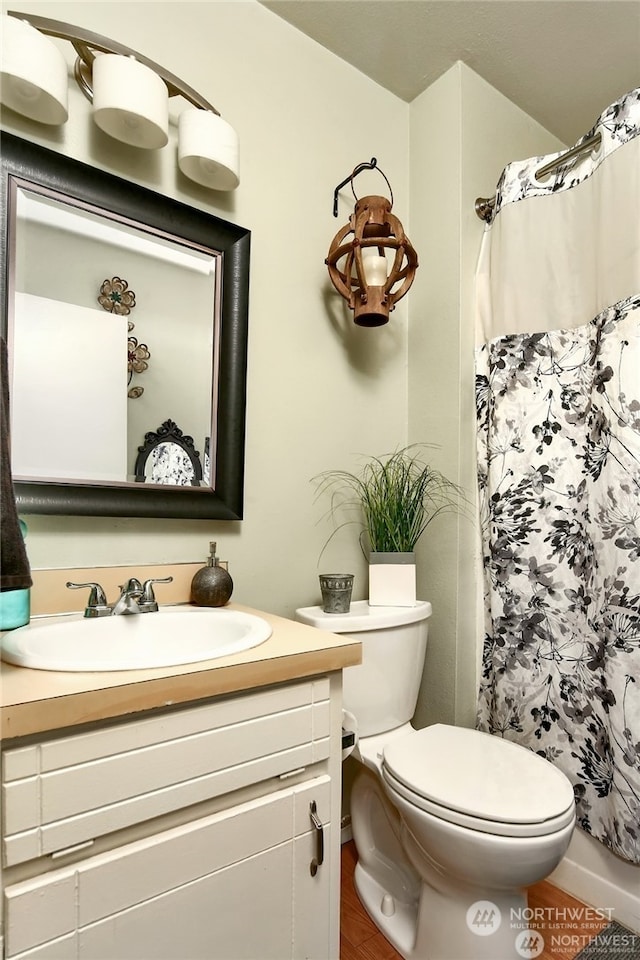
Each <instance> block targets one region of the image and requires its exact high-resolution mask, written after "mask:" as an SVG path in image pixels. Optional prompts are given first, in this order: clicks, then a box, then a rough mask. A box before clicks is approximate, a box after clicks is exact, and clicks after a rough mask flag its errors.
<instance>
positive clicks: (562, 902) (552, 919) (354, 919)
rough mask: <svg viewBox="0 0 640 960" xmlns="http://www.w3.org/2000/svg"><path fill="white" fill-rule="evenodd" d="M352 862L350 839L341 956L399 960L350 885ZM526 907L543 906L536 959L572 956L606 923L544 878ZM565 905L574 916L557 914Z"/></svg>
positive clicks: (352, 959)
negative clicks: (540, 949) (541, 941)
mask: <svg viewBox="0 0 640 960" xmlns="http://www.w3.org/2000/svg"><path fill="white" fill-rule="evenodd" d="M355 865H356V851H355V846H354V844H353V841H352V840H350V841H349V843H345V844H343V846H342V896H341V907H340V960H402V957H401V956H400V954H399V953H398V952H397V951H396V950H394V948H393V947H392V946H391V944H390V943H389V941H388V940H386V939H385V937H384V936H383V935H382V934H381V933H380V931H379V930H378V928H377V927H376V926H375V924H374V923H373V921H372V920H371V919H370V917H369V915H368V914H367V913H366V911H365V909H364V907H363V906H362V904H361V903H360V900H359V898H358V894H357V893H356V891H355V889H354V886H353V871H354V869H355ZM529 907H532V908H536V907H538V908H542V909H541V911H540V912H539V913H538V917H539V918H540V921H541V925H540V924H537V925H536V926H537V929H539V932H540V933H541V934H542V936H543V938H544V942H545V949H544V950H543V952H542V953H540V954H539V956H538V960H574V957H576V956H577V954H578V953H580V951H581V950H582V949H584V947H586V946H587V944H588V943H589V941H590V940H592V939H593V937H595V936H596V934H598V933H599V931H600V930H602V929H603V928H604V927H606V926H607V923H608V921H607V920H606V919H600V918H598V917H595V916H594V913H593V911H591V912H589V911H584V910H581V909H580V908H582V907H584V904H582V903H581V902H580V901H579V900H576V899H575V898H574V897H571V896H569V894H567V893H564V892H563V891H562V890H559V889H558V888H557V887H554V886H553V885H552V884H550V883H548V882H547V881H543V882H542V883H537V884H536V885H535V886H534V887H531V888H530V889H529ZM568 909H573V914H572V915H571V916H572V917H573V918H574V919H573V920H567V919H560V917H562V916H564V917H565V918H566V917H567V916H568V914H567V913H564V914H560V917H559V916H558V913H559V911H562V910H568ZM574 923H576V924H577V925H576V926H574V925H573V924H574Z"/></svg>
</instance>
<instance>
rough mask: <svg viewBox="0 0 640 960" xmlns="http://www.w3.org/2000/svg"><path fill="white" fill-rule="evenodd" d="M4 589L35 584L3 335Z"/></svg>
mask: <svg viewBox="0 0 640 960" xmlns="http://www.w3.org/2000/svg"><path fill="white" fill-rule="evenodd" d="M0 387H1V389H0V591H5V590H24V589H26V588H27V587H30V586H31V585H32V582H33V581H32V579H31V569H30V567H29V560H28V557H27V551H26V548H25V545H24V540H23V538H22V532H21V530H20V522H19V520H18V510H17V507H16V498H15V493H14V489H13V480H12V477H11V452H10V451H11V447H10V443H9V423H10V420H9V376H8V365H7V345H6V343H5V342H4V339H3V338H2V337H0Z"/></svg>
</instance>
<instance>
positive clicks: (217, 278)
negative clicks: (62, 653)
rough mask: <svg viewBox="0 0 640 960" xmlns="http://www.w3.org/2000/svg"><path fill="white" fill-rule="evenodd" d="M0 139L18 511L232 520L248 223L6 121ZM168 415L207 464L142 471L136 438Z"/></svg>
mask: <svg viewBox="0 0 640 960" xmlns="http://www.w3.org/2000/svg"><path fill="white" fill-rule="evenodd" d="M0 147H1V149H0V155H1V156H0V168H1V177H2V179H1V182H0V193H1V197H0V202H1V207H0V220H1V240H0V269H1V270H2V276H3V278H4V281H5V282H4V283H3V284H2V290H1V293H0V295H1V296H2V301H1V302H0V310H1V317H2V331H3V336H4V337H5V339H6V340H7V347H8V354H9V385H10V393H11V400H10V403H11V414H12V427H11V455H12V461H13V463H12V467H13V477H14V487H15V491H16V499H17V503H18V510H19V511H20V512H23V513H46V514H62V515H64V514H75V515H84V516H92V515H95V516H122V517H168V518H181V517H182V518H192V519H207V518H212V519H230V520H235V519H241V518H242V510H243V486H244V443H245V404H246V369H247V334H248V296H249V254H250V232H249V230H247V229H245V228H243V227H240V226H237V225H236V224H233V223H229V222H227V221H225V220H222V219H220V218H218V217H215V216H212V215H210V214H208V213H206V212H204V211H203V210H199V209H196V208H193V207H189V206H187V205H185V204H183V203H180V202H178V201H176V200H174V199H172V198H169V197H165V196H162V195H160V194H157V193H154V192H152V191H151V190H148V189H147V188H145V187H141V186H138V185H136V184H132V183H129V182H128V181H126V180H123V179H121V178H119V177H116V176H113V175H111V174H109V173H106V172H104V171H102V170H98V169H96V168H94V167H90V166H88V165H86V164H83V163H80V162H79V161H76V160H72V159H69V158H68V157H65V156H64V155H62V154H59V153H56V152H55V151H51V150H48V149H45V148H44V147H41V146H39V145H37V144H33V143H31V142H29V141H26V140H22V139H21V138H19V137H16V136H14V135H12V134H7V133H4V132H3V133H2V135H1V142H0ZM174 422H175V423H178V424H180V428H179V430H180V434H181V436H182V435H183V432H184V436H186V437H187V438H188V440H189V442H190V443H193V446H194V449H197V450H198V451H199V452H200V460H202V459H203V454H204V453H205V452H206V465H207V468H206V470H204V471H197V476H196V475H194V481H193V482H192V483H189V484H184V483H182V481H181V479H179V472H178V473H175V474H171V473H169V474H168V475H167V476H165V477H163V478H162V479H161V480H160V482H154V480H153V477H152V476H149V475H147V477H146V478H145V482H144V483H141V482H140V477H139V476H138V475H137V474H138V470H137V469H136V464H137V458H138V456H139V454H140V450H141V447H143V446H144V443H145V438H146V437H147V435H148V434H149V433H150V432H151V433H153V432H154V431H158V430H159V425H164V424H167V423H174ZM193 438H195V440H194V439H193ZM174 476H175V480H174V479H173V477H174Z"/></svg>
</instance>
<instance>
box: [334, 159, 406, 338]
mask: <svg viewBox="0 0 640 960" xmlns="http://www.w3.org/2000/svg"><path fill="white" fill-rule="evenodd" d="M373 169H377V170H378V172H379V173H380V174H381V176H382V177H384V179H385V181H386V183H387V186H388V187H389V193H390V194H391V199H389V200H387V199H386V197H378V196H369V197H362V199H360V200H359V199H358V198H357V197H356V193H355V190H354V189H353V179H354V177H356V176H357V175H358V174H359V173H361V172H362V171H363V170H373ZM349 182H351V189H352V191H353V195H354V197H355V199H356V205H355V210H354V212H353V213H352V214H351V218H350V220H349V223H347V224H346V225H345V226H344V227H342V228H341V229H340V230H339V231H338V233H337V234H336V235H335V237H334V238H333V240H332V241H331V246H330V248H329V255H328V256H327V258H326V260H325V263H326V264H327V267H328V268H329V276H330V278H331V282H332V283H333V285H334V287H335V288H336V290H337V291H338V293H339V294H340V295H341V296H342V297H344V299H345V300H346V301H347V303H348V304H349V307H350V309H351V310H353V319H354V321H355V323H357V324H358V325H359V326H361V327H379V326H382V325H383V324H385V323H388V321H389V312H390V311H391V310H393V308H394V307H395V305H396V303H397V302H398V300H400V298H401V297H404V295H405V293H406V292H407V291H408V289H409V287H410V286H411V284H412V283H413V280H414V278H415V275H416V270H417V268H418V255H417V253H416V251H415V250H414V249H413V246H412V245H411V242H410V240H409V238H408V237H407V236H406V234H405V232H404V228H403V226H402V224H401V223H400V221H399V220H398V218H397V217H396V216H394V215H393V214H392V213H391V208H392V206H393V192H392V190H391V184H390V183H389V181H388V180H387V178H386V176H385V175H384V173H383V172H382V170H380V168H379V167H377V160H376V158H375V157H373V158H372V159H371V161H370V163H360V164H358V166H357V167H356V168H355V169H354V171H353V173H351V174H350V176H348V177H346V178H345V179H344V180H343V181H342V183H339V184H338V186H337V187H336V188H335V190H334V192H333V215H334V217H337V216H338V191H339V190H340V189H341V188H342V187H344V186H345V184H347V183H349Z"/></svg>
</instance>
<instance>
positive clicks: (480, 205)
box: [475, 133, 602, 223]
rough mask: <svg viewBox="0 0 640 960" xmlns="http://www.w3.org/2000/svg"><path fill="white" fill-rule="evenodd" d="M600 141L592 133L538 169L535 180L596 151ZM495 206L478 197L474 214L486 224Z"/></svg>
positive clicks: (493, 199) (490, 198)
mask: <svg viewBox="0 0 640 960" xmlns="http://www.w3.org/2000/svg"><path fill="white" fill-rule="evenodd" d="M601 140H602V134H601V133H594V135H593V136H592V137H589V138H588V139H587V140H585V141H584V142H583V143H579V144H578V145H577V146H576V147H572V148H571V149H570V150H567V152H566V153H563V154H561V156H559V157H557V158H556V159H555V160H551V162H550V163H546V164H545V165H544V167H540V169H539V170H536V180H542V179H543V177H546V176H547V174H548V173H552V171H553V170H555V169H556V167H559V166H561V164H563V163H566V161H567V160H572V159H573V158H574V157H577V156H579V155H580V154H581V153H584V152H585V151H586V150H591V149H596V150H597V149H598V147H599V146H600V142H601ZM495 205H496V198H495V197H478V199H477V200H476V206H475V210H476V214H477V215H478V216H479V217H480V219H481V220H485V221H486V222H487V223H488V222H489V220H490V219H491V212H492V210H493V208H494V207H495Z"/></svg>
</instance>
